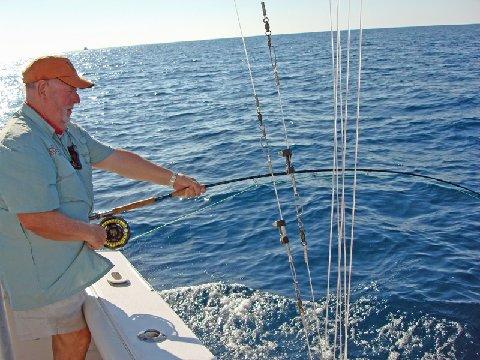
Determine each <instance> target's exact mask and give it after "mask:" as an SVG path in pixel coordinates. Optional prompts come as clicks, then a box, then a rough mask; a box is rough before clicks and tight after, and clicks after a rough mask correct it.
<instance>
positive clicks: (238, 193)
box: [132, 182, 263, 240]
mask: <svg viewBox="0 0 480 360" xmlns="http://www.w3.org/2000/svg"><path fill="white" fill-rule="evenodd" d="M258 186H259V184H258V183H257V182H255V183H254V184H252V185H249V186H247V187H246V188H245V189H243V190H242V191H238V192H236V193H234V194H233V195H230V196H227V197H226V198H224V199H221V200H219V201H217V202H214V203H210V204H208V205H206V206H204V207H201V208H200V209H197V210H195V211H192V212H189V213H187V214H185V215H182V216H180V217H178V218H176V219H174V220H172V221H169V222H167V223H165V224H162V225H159V226H157V227H155V228H153V229H151V230H148V231H145V232H143V233H141V234H139V235H137V236H134V237H133V238H132V240H137V239H139V238H141V237H144V236H146V235H150V234H152V233H155V232H157V231H158V230H160V229H162V228H164V227H166V226H169V225H172V224H175V223H177V222H179V221H181V220H184V219H187V218H189V217H191V216H193V215H195V214H198V213H200V212H203V211H205V210H207V209H209V208H212V207H213V206H216V205H218V204H221V203H224V202H225V201H227V200H230V199H233V198H235V197H237V196H239V195H242V194H243V193H245V192H247V191H249V190H250V189H252V188H253V187H258ZM260 186H263V185H260Z"/></svg>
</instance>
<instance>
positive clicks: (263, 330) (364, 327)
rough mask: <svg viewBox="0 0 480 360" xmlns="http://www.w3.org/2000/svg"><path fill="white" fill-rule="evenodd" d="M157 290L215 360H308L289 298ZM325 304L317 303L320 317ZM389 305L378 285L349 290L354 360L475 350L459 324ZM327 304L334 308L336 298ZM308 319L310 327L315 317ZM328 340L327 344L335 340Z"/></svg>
mask: <svg viewBox="0 0 480 360" xmlns="http://www.w3.org/2000/svg"><path fill="white" fill-rule="evenodd" d="M160 293H161V295H162V296H163V298H164V299H165V300H166V301H167V302H168V303H169V304H170V306H171V307H172V308H173V309H174V310H175V311H176V312H177V314H179V315H180V317H181V318H182V319H183V320H184V321H185V322H186V323H187V325H188V326H189V327H190V328H191V329H192V330H193V331H194V332H195V334H196V335H197V336H198V337H199V338H200V339H201V340H202V341H203V343H204V344H205V345H206V346H207V347H208V348H209V349H210V350H211V351H212V352H213V353H214V354H215V355H216V356H217V357H218V359H252V360H255V359H258V360H260V359H306V358H307V354H306V349H305V346H306V345H305V341H304V339H303V330H302V323H301V319H300V317H299V316H298V312H297V310H296V305H295V301H294V299H292V298H288V297H285V296H281V295H276V294H272V293H268V292H264V291H260V290H254V289H251V288H249V287H246V286H244V285H239V284H225V283H221V282H219V283H209V284H203V285H198V286H190V287H181V288H176V289H171V290H165V291H161V292H160ZM323 301H324V299H322V300H320V301H319V303H318V305H317V311H318V312H319V313H320V316H321V317H320V318H321V319H323V315H322V313H323V312H324V310H325V309H324V305H323ZM390 301H391V300H388V301H387V300H386V299H382V297H381V291H380V289H379V287H378V285H377V284H376V283H370V284H368V285H363V286H361V287H357V288H355V289H354V296H353V298H352V303H351V319H350V336H349V353H350V357H351V358H355V359H362V358H363V359H413V358H415V359H444V358H448V359H456V358H459V357H457V354H458V352H459V351H462V348H463V346H464V344H467V343H468V345H469V346H470V347H472V340H471V339H472V336H471V335H470V334H469V333H468V331H466V329H465V327H464V326H463V325H462V324H460V323H458V322H454V321H449V320H446V319H443V318H440V317H438V316H436V315H433V314H428V313H425V312H424V311H422V309H421V307H420V306H415V305H413V306H412V304H407V303H404V304H403V305H402V306H399V304H398V302H396V303H390ZM309 305H311V304H308V303H307V304H306V307H307V309H308V311H309V312H310V314H309V315H312V314H311V312H312V310H311V308H312V307H311V306H309ZM330 306H335V299H332V300H331V301H330ZM308 318H309V319H310V321H311V324H310V325H311V328H312V329H315V328H316V320H314V318H313V316H309V317H308ZM330 325H331V326H332V327H333V321H331V324H330ZM329 332H330V331H329ZM320 333H321V341H320V346H321V347H322V348H323V349H325V339H324V329H323V322H322V329H320ZM332 333H333V331H332ZM311 336H312V338H311V340H312V341H311V343H312V344H319V342H318V336H314V335H313V334H312V335H311ZM329 341H330V345H331V344H332V343H333V336H331V337H330V339H329ZM473 346H474V345H473ZM317 349H318V348H317ZM313 350H316V349H313ZM317 351H318V350H317ZM324 354H325V352H324Z"/></svg>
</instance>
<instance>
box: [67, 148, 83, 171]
mask: <svg viewBox="0 0 480 360" xmlns="http://www.w3.org/2000/svg"><path fill="white" fill-rule="evenodd" d="M67 149H68V153H69V154H70V164H72V166H73V168H74V169H75V170H80V169H81V168H82V163H81V162H80V157H79V156H78V152H77V148H76V147H75V145H73V144H72V145H70V146H69V147H67Z"/></svg>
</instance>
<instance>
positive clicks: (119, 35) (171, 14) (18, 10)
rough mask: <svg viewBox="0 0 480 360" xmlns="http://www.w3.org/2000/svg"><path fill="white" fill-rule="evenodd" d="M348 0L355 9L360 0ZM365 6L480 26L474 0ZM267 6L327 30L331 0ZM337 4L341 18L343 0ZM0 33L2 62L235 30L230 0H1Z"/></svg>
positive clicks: (403, 20) (252, 24) (371, 17)
mask: <svg viewBox="0 0 480 360" xmlns="http://www.w3.org/2000/svg"><path fill="white" fill-rule="evenodd" d="M335 1H336V0H332V2H333V3H335ZM351 2H352V8H356V7H358V4H359V3H360V0H351ZM363 3H364V27H365V28H378V27H400V26H412V25H433V24H435V25H436V24H471V23H480V0H363ZM237 4H238V8H239V13H240V17H241V23H242V27H243V29H244V33H245V35H259V34H263V24H262V22H261V19H262V14H261V7H260V1H257V0H255V1H254V0H237ZM266 5H267V11H268V15H269V18H270V24H271V26H272V32H273V33H274V34H285V33H298V32H309V31H323V30H328V29H329V27H330V20H329V0H266ZM340 6H341V8H343V11H340V13H342V14H344V15H345V14H346V13H347V11H346V9H347V6H348V1H347V0H341V2H340ZM352 13H353V11H352ZM356 25H357V24H356V23H355V24H354V26H356ZM0 34H1V36H0V61H1V60H2V59H7V58H12V57H18V56H38V55H44V54H48V53H61V52H64V51H70V50H76V49H83V47H88V48H102V47H112V46H126V45H134V44H147V43H161V42H173V41H183V40H199V39H214V38H222V37H236V36H238V35H239V29H238V24H237V20H236V15H235V7H234V3H233V0H177V1H173V0H82V1H66V0H0Z"/></svg>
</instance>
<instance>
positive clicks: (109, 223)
mask: <svg viewBox="0 0 480 360" xmlns="http://www.w3.org/2000/svg"><path fill="white" fill-rule="evenodd" d="M100 226H102V227H103V228H104V229H105V230H106V231H107V241H106V242H105V245H104V246H105V247H106V248H108V249H111V250H116V249H118V248H121V247H123V246H125V245H126V244H127V242H128V239H130V226H128V223H127V222H126V221H125V219H123V218H121V217H115V216H109V217H106V218H103V219H102V220H101V221H100Z"/></svg>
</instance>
